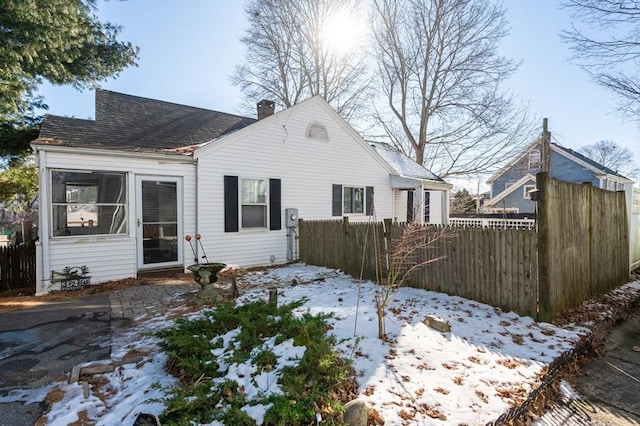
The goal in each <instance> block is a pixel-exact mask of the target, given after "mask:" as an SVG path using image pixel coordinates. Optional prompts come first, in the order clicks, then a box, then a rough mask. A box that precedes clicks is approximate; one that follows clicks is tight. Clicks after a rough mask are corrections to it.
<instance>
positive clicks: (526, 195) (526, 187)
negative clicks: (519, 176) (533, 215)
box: [522, 184, 536, 200]
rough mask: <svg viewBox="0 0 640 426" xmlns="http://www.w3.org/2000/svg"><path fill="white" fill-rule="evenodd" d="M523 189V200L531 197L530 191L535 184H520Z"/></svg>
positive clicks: (533, 188)
mask: <svg viewBox="0 0 640 426" xmlns="http://www.w3.org/2000/svg"><path fill="white" fill-rule="evenodd" d="M522 189H523V197H524V199H525V200H530V199H531V191H535V189H536V186H535V185H534V184H526V185H523V186H522Z"/></svg>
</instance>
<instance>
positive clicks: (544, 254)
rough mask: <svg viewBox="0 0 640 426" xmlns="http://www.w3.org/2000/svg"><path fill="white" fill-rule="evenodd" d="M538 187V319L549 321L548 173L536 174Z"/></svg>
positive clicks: (551, 315)
mask: <svg viewBox="0 0 640 426" xmlns="http://www.w3.org/2000/svg"><path fill="white" fill-rule="evenodd" d="M536 186H537V188H538V200H537V220H538V292H537V293H538V318H537V320H538V321H551V319H552V317H553V314H552V312H551V282H550V280H551V277H550V271H549V268H550V259H549V250H550V246H549V244H550V239H551V235H550V233H551V230H550V224H551V223H550V217H549V203H550V200H549V173H547V172H541V173H538V174H537V175H536Z"/></svg>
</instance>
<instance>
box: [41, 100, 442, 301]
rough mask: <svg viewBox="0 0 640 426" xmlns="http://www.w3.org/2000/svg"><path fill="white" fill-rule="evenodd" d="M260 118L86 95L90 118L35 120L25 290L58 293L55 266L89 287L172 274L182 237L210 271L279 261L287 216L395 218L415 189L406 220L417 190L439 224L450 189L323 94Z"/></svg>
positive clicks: (261, 110) (261, 111)
mask: <svg viewBox="0 0 640 426" xmlns="http://www.w3.org/2000/svg"><path fill="white" fill-rule="evenodd" d="M273 109H274V104H273V102H268V101H261V102H260V103H259V104H258V120H254V119H251V118H246V117H239V116H236V115H231V114H225V113H220V112H216V111H210V110H205V109H200V108H193V107H188V106H183V105H177V104H173V103H168V102H162V101H157V100H152V99H145V98H140V97H136V96H130V95H124V94H119V93H114V92H109V91H104V90H97V91H96V111H95V117H96V119H95V120H80V119H75V118H66V117H57V116H50V115H47V116H46V117H45V119H44V122H43V124H42V127H41V131H40V136H39V137H38V139H36V140H35V141H34V142H33V143H32V147H33V149H34V152H35V157H36V161H37V165H38V167H39V178H40V180H39V182H40V183H39V184H40V188H39V190H40V193H39V196H40V198H39V200H40V240H39V243H38V244H39V246H38V270H39V274H38V277H37V283H36V286H37V288H36V290H37V293H38V294H42V293H46V292H48V291H50V290H51V289H55V288H59V286H60V284H59V283H58V284H56V283H52V282H51V277H52V276H53V273H54V272H59V271H62V270H64V269H65V268H66V267H76V266H78V267H80V266H86V267H87V268H88V270H89V275H90V276H91V281H92V282H94V283H97V282H102V281H107V280H114V279H121V278H127V277H135V276H137V274H138V272H139V271H144V270H153V269H159V268H168V267H181V268H185V267H186V266H188V265H190V264H192V263H194V260H195V259H194V257H195V255H194V253H193V252H192V246H191V245H190V243H187V242H186V241H185V238H184V236H185V235H186V234H190V235H194V234H196V233H199V234H200V235H201V236H202V239H201V240H200V242H201V243H202V244H203V247H204V250H202V248H201V247H196V246H193V249H196V250H197V251H198V253H197V257H199V258H200V257H202V256H203V255H204V254H206V256H207V258H206V259H205V260H208V261H211V262H225V263H231V264H237V265H241V266H257V265H268V264H280V263H285V262H287V261H288V260H291V259H293V258H295V252H296V247H295V241H296V239H295V233H296V226H297V216H299V217H300V218H303V219H307V220H313V219H332V218H338V217H342V216H348V217H349V218H350V220H352V221H367V220H371V219H372V218H374V214H375V218H378V220H381V219H383V218H395V219H396V220H399V221H404V220H406V219H407V212H408V210H409V209H408V207H407V198H409V197H410V195H409V194H413V193H414V192H415V193H416V194H418V195H416V196H415V198H416V199H418V200H417V201H418V203H416V205H418V206H421V207H419V209H418V210H419V211H421V214H420V216H418V217H417V218H416V219H417V220H418V221H423V220H424V218H425V216H426V215H424V214H423V213H422V212H423V210H420V209H423V207H422V206H424V203H423V202H422V200H423V199H424V198H426V197H425V196H424V194H429V195H428V197H429V200H430V204H429V205H430V207H429V208H428V209H427V211H429V213H430V214H429V215H428V221H429V222H432V223H445V222H446V218H447V211H446V206H447V205H448V192H449V189H450V185H448V184H447V183H445V182H444V181H442V180H441V179H439V178H437V177H436V176H434V175H432V174H431V173H429V172H428V171H427V170H425V169H423V168H421V167H418V166H416V167H414V168H412V169H409V168H408V167H407V165H408V163H407V164H405V163H404V162H406V161H410V160H408V159H407V158H406V157H405V159H404V160H402V161H403V162H402V163H401V164H399V163H395V162H392V158H396V159H397V158H402V156H400V155H399V154H398V153H397V152H395V153H394V150H393V148H391V147H390V146H388V145H386V146H385V145H384V144H378V143H376V144H374V145H375V146H376V148H372V147H371V146H370V145H369V143H367V142H366V141H364V140H363V139H362V138H361V137H360V136H359V135H358V134H357V133H356V132H355V131H354V130H353V129H352V128H351V127H350V126H349V125H348V124H347V123H346V122H345V121H344V120H343V119H342V118H340V116H339V115H338V114H337V113H336V112H335V111H334V110H333V109H332V108H331V107H330V106H329V105H328V104H327V103H326V102H325V101H324V100H323V99H322V98H320V97H314V98H311V99H309V100H307V101H305V102H302V103H300V104H297V105H295V106H293V107H291V108H288V109H286V110H284V111H281V112H279V113H277V114H274V111H273ZM412 191H414V192H412ZM374 195H375V201H374ZM438 203H440V204H439V205H438ZM434 206H437V207H435V208H434ZM294 209H297V210H294ZM296 211H297V213H298V215H296V217H293V216H292V215H293V214H294V213H296ZM285 212H286V215H285ZM194 242H195V241H194V240H192V241H191V244H192V243H194ZM205 260H201V261H205Z"/></svg>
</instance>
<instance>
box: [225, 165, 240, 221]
mask: <svg viewBox="0 0 640 426" xmlns="http://www.w3.org/2000/svg"><path fill="white" fill-rule="evenodd" d="M224 232H238V176H225V177H224Z"/></svg>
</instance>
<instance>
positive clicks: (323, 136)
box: [307, 123, 329, 142]
mask: <svg viewBox="0 0 640 426" xmlns="http://www.w3.org/2000/svg"><path fill="white" fill-rule="evenodd" d="M307 137H308V138H310V139H315V140H318V141H322V142H329V134H328V133H327V128H326V127H324V125H322V124H320V123H311V124H310V125H309V127H307Z"/></svg>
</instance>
